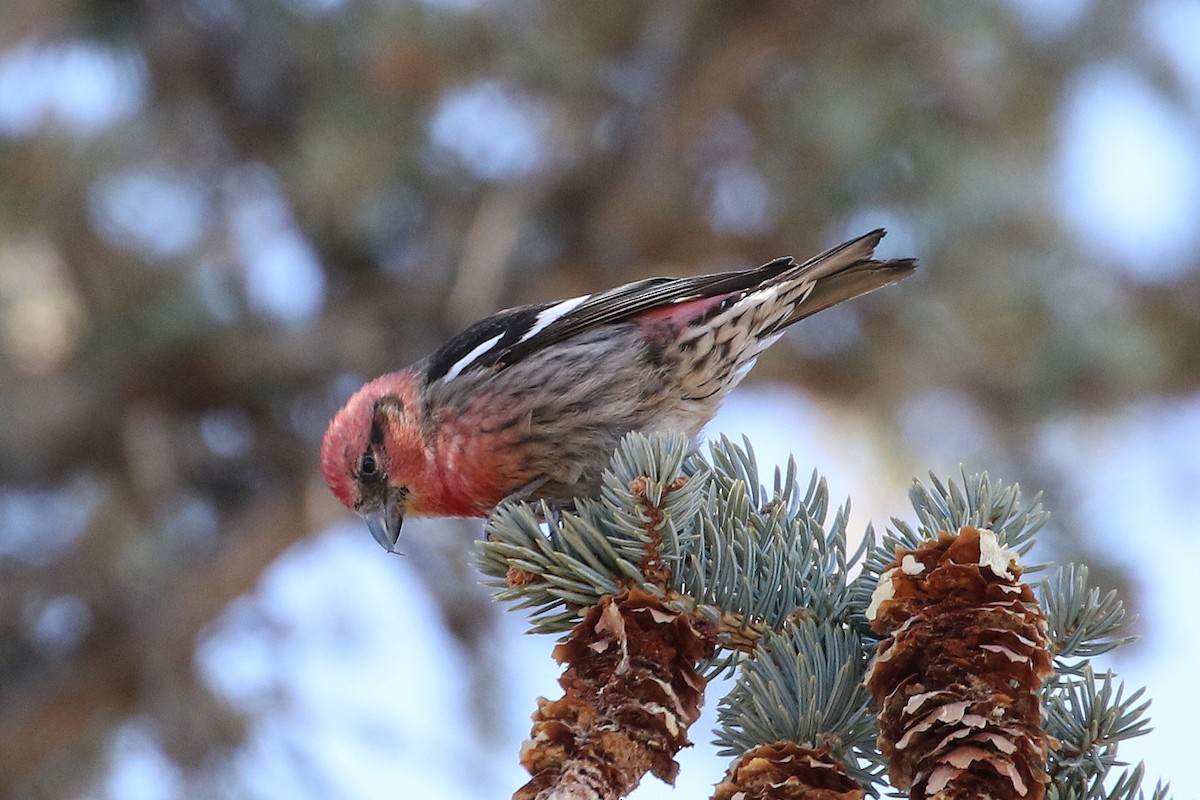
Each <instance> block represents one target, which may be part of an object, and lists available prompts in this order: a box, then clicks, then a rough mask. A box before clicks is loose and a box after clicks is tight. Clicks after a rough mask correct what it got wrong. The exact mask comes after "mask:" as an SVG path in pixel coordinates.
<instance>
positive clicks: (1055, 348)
mask: <svg viewBox="0 0 1200 800" xmlns="http://www.w3.org/2000/svg"><path fill="white" fill-rule="evenodd" d="M1197 42H1200V4H1196V3H1191V2H1187V0H1179V1H1178V2H1165V1H1164V2H1158V1H1153V2H1152V1H1150V0H1145V1H1141V2H1137V1H1125V0H1122V1H1121V2H1117V0H1111V1H1106V0H1058V2H1053V3H1045V2H1041V0H1003V1H1002V0H997V2H982V1H980V2H958V1H952V0H943V1H942V2H925V3H915V2H913V3H910V2H883V1H882V0H881V2H873V3H854V4H850V3H843V2H837V1H836V0H825V1H823V2H805V3H798V2H748V3H739V4H733V3H721V2H670V1H669V0H661V1H658V2H652V1H649V0H647V1H645V2H641V1H637V0H612V2H605V3H566V2H551V1H550V0H546V1H545V2H537V1H536V0H421V1H420V2H417V1H415V0H75V1H74V2H64V1H63V0H51V2H46V1H45V0H4V2H3V5H2V6H0V796H3V797H11V798H22V799H25V798H72V799H74V798H78V799H79V800H84V799H85V798H86V799H89V800H173V799H174V798H262V799H263V800H268V799H272V798H284V797H286V798H348V799H350V800H359V799H361V800H371V799H373V798H394V797H396V796H404V795H403V793H405V792H420V793H421V794H420V795H414V796H426V797H439V798H450V799H451V800H453V799H454V798H468V797H469V798H476V797H504V796H508V794H509V793H511V791H512V790H513V789H515V788H516V787H517V786H518V785H520V784H521V783H522V782H523V780H524V778H523V775H522V773H521V771H520V769H519V768H518V767H517V764H516V762H517V753H518V748H519V745H520V742H521V740H522V739H523V738H524V736H525V735H526V734H527V733H528V715H529V713H530V712H531V711H532V710H533V709H534V698H535V697H536V696H537V695H538V694H543V695H547V696H551V697H553V696H557V694H558V689H557V687H556V685H555V683H554V680H555V677H556V675H557V670H556V668H555V666H554V664H553V663H552V661H551V659H550V656H549V654H550V650H551V647H552V645H553V642H552V641H551V640H550V639H548V638H544V637H539V638H533V637H526V636H522V632H523V630H524V624H523V619H522V617H521V616H520V615H519V614H512V613H506V612H504V611H503V609H500V608H498V607H495V606H492V605H491V604H490V601H489V599H488V594H487V592H486V591H485V590H484V589H482V588H481V587H480V586H479V585H478V584H477V582H476V577H477V575H476V573H475V571H474V567H473V566H472V558H473V556H472V547H471V540H472V539H473V538H475V537H476V536H478V534H479V527H478V525H477V524H468V523H462V522H432V523H424V524H416V523H414V524H410V525H406V526H405V539H404V542H403V544H404V549H405V551H406V556H405V557H401V558H398V557H394V556H388V555H386V554H385V553H384V552H383V551H382V550H380V549H379V548H378V546H377V545H375V544H374V542H373V541H372V540H371V538H370V536H369V535H368V534H367V531H366V529H365V526H363V525H362V524H361V523H360V522H359V521H357V520H356V519H354V518H352V517H351V515H349V514H348V513H347V512H346V511H345V510H344V509H343V508H341V506H339V505H338V504H337V502H336V500H335V499H334V498H333V497H332V495H331V494H330V493H329V492H328V490H327V489H326V488H325V486H324V484H323V481H322V478H321V476H320V473H319V470H318V467H317V448H318V443H319V440H320V436H321V434H322V432H323V430H324V426H325V424H326V423H327V421H328V419H329V417H330V416H331V415H332V413H333V412H334V411H335V410H336V409H337V407H338V406H339V405H340V404H341V402H342V401H344V400H345V398H346V397H347V396H348V395H349V394H350V392H351V391H352V390H353V389H354V388H356V387H357V386H358V385H359V384H360V383H361V382H363V381H364V380H366V379H368V378H370V377H373V376H375V375H377V374H380V373H382V372H385V371H388V370H390V369H394V368H397V367H399V366H402V365H404V364H406V363H408V362H409V361H411V360H413V359H415V358H417V357H419V356H420V355H422V354H424V353H426V352H428V351H430V350H431V349H433V348H434V347H436V346H437V345H438V344H439V343H440V342H441V341H443V340H444V339H445V338H446V337H448V336H449V335H451V334H452V333H454V332H455V331H456V330H458V329H460V328H461V327H463V326H465V325H466V324H467V323H469V322H471V321H473V320H475V319H477V318H479V317H481V316H483V315H486V314H488V313H490V312H492V311H495V310H497V309H499V308H501V307H505V306H510V305H515V304H518V303H525V302H536V301H543V300H549V299H554V298H560V297H567V296H572V295H576V294H581V293H584V292H589V291H595V290H599V289H603V288H607V287H609V286H612V285H615V284H617V283H620V282H624V281H628V280H633V279H636V278H640V277H645V276H648V275H652V274H673V275H682V274H687V273H692V272H702V271H712V270H720V269H731V268H737V267H748V266H752V265H755V264H758V263H761V262H764V261H766V260H768V259H770V258H773V257H776V256H780V255H787V254H791V255H794V256H797V257H801V258H804V257H807V256H809V255H812V254H814V253H816V252H817V251H819V250H821V249H823V248H825V247H827V246H829V245H832V244H835V243H837V242H839V241H841V240H843V239H845V238H849V237H850V236H853V235H857V234H860V233H863V232H865V231H867V230H870V229H872V228H875V227H879V226H883V227H887V228H888V229H889V231H890V234H889V236H888V238H887V239H886V240H885V241H884V243H883V246H882V249H881V253H882V254H883V255H885V256H910V255H915V256H917V257H919V258H920V259H921V263H922V266H921V269H920V271H919V272H918V273H917V275H916V276H915V277H913V278H911V279H909V280H907V281H905V282H904V283H903V284H900V285H898V286H895V287H890V288H888V289H886V290H884V291H880V292H877V293H875V294H873V295H871V296H869V297H867V298H863V299H861V300H859V301H856V302H854V303H853V304H850V305H848V306H845V307H839V308H837V309H834V310H832V311H829V312H827V313H825V314H822V315H821V316H819V317H817V318H814V319H812V320H810V321H808V322H805V323H803V324H801V325H798V326H797V327H796V328H794V329H792V331H791V332H790V333H789V334H788V336H786V337H785V338H784V339H783V340H782V341H781V342H780V343H779V344H778V345H776V346H775V347H774V348H773V349H772V350H771V351H770V352H769V354H768V355H767V356H764V357H763V358H762V359H761V360H760V363H759V366H758V367H757V369H756V370H755V371H754V372H753V373H752V375H751V376H750V378H749V379H748V380H747V381H746V382H745V384H743V386H742V387H741V388H740V389H739V391H738V392H737V393H735V395H734V397H733V398H732V399H731V401H730V402H729V403H728V405H727V407H726V409H725V411H724V412H723V413H722V415H721V416H720V417H719V418H718V419H717V420H716V421H715V422H714V424H713V426H712V428H711V429H712V431H713V432H714V433H718V432H721V433H729V434H731V435H740V434H742V433H745V434H747V435H749V436H750V438H751V441H752V442H753V443H754V445H755V447H756V450H757V452H758V454H759V456H760V459H761V460H762V462H763V463H764V465H766V466H768V467H770V466H771V465H774V464H779V463H782V462H784V461H785V460H786V458H787V456H788V454H789V453H794V454H795V456H796V457H797V459H798V461H799V463H800V464H801V467H802V470H804V471H807V470H808V469H811V468H813V467H818V468H820V469H821V470H822V471H823V472H824V473H826V474H827V475H828V476H829V480H830V486H831V491H832V494H833V496H834V497H835V498H843V497H846V496H852V497H853V498H854V508H855V517H854V519H855V520H856V522H855V525H856V526H857V527H858V528H859V529H861V528H862V527H865V525H866V523H867V522H868V521H873V522H874V523H875V524H876V525H877V526H879V525H884V524H886V522H887V520H888V518H889V517H890V516H891V515H899V516H902V517H908V518H911V514H910V512H909V510H908V504H907V501H906V499H905V490H906V487H907V485H908V482H909V481H910V480H911V478H912V476H914V475H922V476H923V475H924V474H925V473H926V471H927V470H930V469H932V470H934V471H935V472H936V473H938V474H939V475H943V476H945V475H948V474H951V473H954V472H957V470H958V468H959V464H960V463H961V464H964V465H965V466H966V468H967V469H969V470H973V471H975V470H987V471H988V472H989V473H991V475H992V476H993V477H995V478H1000V479H1003V480H1006V481H1017V482H1019V483H1020V484H1021V485H1022V486H1023V487H1025V489H1026V490H1027V492H1028V493H1029V494H1032V493H1033V492H1036V491H1039V490H1040V491H1044V492H1045V502H1046V504H1047V505H1048V506H1049V508H1050V509H1051V510H1052V511H1053V512H1054V514H1055V516H1054V521H1053V525H1052V528H1050V529H1048V530H1047V531H1046V532H1045V533H1044V534H1043V536H1042V543H1041V548H1042V549H1041V552H1040V553H1039V554H1038V555H1039V557H1040V559H1041V560H1076V561H1078V560H1083V561H1086V562H1087V563H1089V564H1091V565H1092V567H1093V571H1094V572H1093V574H1094V576H1096V577H1097V579H1098V580H1099V582H1100V583H1101V584H1102V585H1104V586H1105V587H1108V588H1115V589H1117V590H1119V591H1120V592H1121V593H1122V595H1123V596H1124V597H1125V599H1126V600H1127V602H1128V603H1129V604H1130V605H1131V606H1132V607H1133V609H1134V610H1135V611H1136V612H1137V613H1138V614H1139V615H1140V620H1139V622H1138V624H1137V633H1138V634H1139V635H1140V636H1141V639H1140V640H1139V642H1138V643H1137V644H1136V645H1133V646H1131V647H1129V648H1127V649H1126V650H1124V651H1122V653H1121V654H1118V655H1116V656H1115V657H1113V658H1111V659H1109V660H1108V661H1107V662H1105V663H1107V664H1110V665H1111V666H1113V667H1114V668H1115V669H1117V670H1118V671H1120V672H1121V673H1122V675H1123V676H1124V677H1125V678H1126V679H1127V681H1128V682H1129V683H1130V684H1132V685H1133V686H1140V685H1146V686H1148V688H1149V695H1150V696H1151V697H1153V698H1154V699H1155V705H1154V706H1153V707H1152V712H1151V713H1152V716H1153V719H1154V721H1155V724H1156V730H1155V731H1154V733H1152V734H1151V735H1149V736H1148V737H1145V738H1144V739H1142V740H1139V741H1138V742H1136V743H1135V745H1134V746H1132V747H1129V748H1127V749H1126V750H1125V751H1124V752H1126V753H1127V755H1129V756H1130V757H1132V758H1134V759H1138V758H1143V757H1144V758H1147V760H1148V768H1149V774H1150V775H1151V776H1158V775H1161V776H1162V777H1164V778H1167V779H1170V780H1172V781H1173V782H1174V785H1175V787H1176V790H1177V792H1176V793H1177V795H1178V796H1181V797H1187V796H1192V797H1194V796H1197V795H1200V778H1198V777H1197V774H1196V771H1195V769H1194V768H1192V764H1191V761H1184V758H1185V754H1186V757H1188V758H1194V756H1193V754H1192V751H1193V750H1194V746H1191V745H1192V744H1193V743H1194V741H1195V738H1194V737H1195V725H1194V717H1195V709H1196V708H1197V693H1196V689H1195V682H1194V679H1192V678H1191V677H1190V673H1191V668H1190V667H1187V666H1186V665H1188V664H1195V663H1196V662H1197V659H1200V644H1198V643H1197V642H1198V641H1200V640H1198V639H1197V637H1195V636H1193V635H1191V634H1189V633H1188V632H1187V631H1188V628H1187V626H1182V627H1181V626H1179V625H1178V624H1173V623H1172V622H1171V620H1173V619H1176V618H1177V617H1178V615H1179V614H1180V613H1185V614H1186V613H1194V612H1195V610H1196V608H1197V605H1196V600H1195V593H1194V589H1193V586H1192V585H1190V584H1191V583H1192V582H1193V579H1192V578H1191V576H1190V574H1189V573H1190V568H1188V567H1187V566H1186V565H1187V564H1188V563H1192V564H1195V563H1197V560H1196V559H1197V557H1200V537H1197V536H1196V528H1197V519H1200V499H1198V498H1200V258H1198V257H1197V252H1198V250H1197V245H1198V244H1200V241H1198V240H1200V50H1198V49H1197V47H1196V43H1197ZM1185 620H1186V617H1185ZM719 697H720V694H719V688H718V689H716V690H714V693H713V694H710V697H709V703H708V706H709V708H708V713H707V714H706V716H705V718H704V719H702V720H701V722H700V723H698V724H697V725H696V727H695V728H694V729H693V736H692V738H693V739H694V740H695V741H696V742H697V746H696V747H695V748H694V749H692V750H689V751H687V752H686V753H685V755H684V759H683V760H684V772H683V774H682V775H681V777H680V784H681V786H680V790H679V791H678V792H677V794H676V796H680V797H685V796H687V797H693V796H694V797H706V796H708V792H709V790H710V787H711V785H712V784H713V783H714V782H716V781H717V780H718V779H719V778H720V776H721V774H722V773H723V771H724V768H725V766H726V764H725V762H724V761H723V760H721V759H717V758H716V757H715V756H714V755H713V749H712V748H711V747H710V746H709V745H708V739H709V738H710V737H709V730H710V729H711V726H712V710H713V708H714V707H715V705H716V701H717V699H718V698H719ZM398 793H399V794H398ZM667 796H671V794H670V792H669V791H668V790H667V789H666V787H664V786H662V785H661V784H659V783H658V782H657V781H654V780H653V779H647V781H646V785H644V786H643V787H641V788H640V789H639V790H638V792H637V793H636V794H635V797H637V798H643V799H644V798H652V797H667Z"/></svg>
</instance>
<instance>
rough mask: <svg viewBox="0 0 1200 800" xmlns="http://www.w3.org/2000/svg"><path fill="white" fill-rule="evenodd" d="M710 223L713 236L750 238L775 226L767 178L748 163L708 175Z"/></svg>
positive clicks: (723, 167)
mask: <svg viewBox="0 0 1200 800" xmlns="http://www.w3.org/2000/svg"><path fill="white" fill-rule="evenodd" d="M706 182H707V183H708V184H709V192H710V194H709V202H708V224H709V227H710V228H712V230H713V232H714V233H720V234H729V235H738V236H751V235H755V234H762V233H766V232H768V231H770V230H771V229H772V228H774V227H775V217H776V214H775V205H776V204H775V201H774V198H773V196H772V194H771V188H770V186H768V185H767V181H766V179H764V178H763V176H762V174H761V173H759V171H758V170H757V169H755V168H754V167H753V166H751V165H750V164H749V163H743V162H740V161H733V162H729V163H726V164H722V165H721V166H719V167H717V168H716V169H714V170H712V172H711V173H710V174H709V175H707V176H706Z"/></svg>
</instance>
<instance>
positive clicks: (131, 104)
mask: <svg viewBox="0 0 1200 800" xmlns="http://www.w3.org/2000/svg"><path fill="white" fill-rule="evenodd" d="M148 93H149V90H148V81H147V77H146V65H145V63H144V62H143V61H142V58H141V56H140V55H139V54H138V53H137V52H136V51H134V50H130V49H128V48H116V47H110V46H107V45H103V44H100V43H98V42H92V41H87V40H83V39H80V40H66V41H59V42H38V41H34V40H26V41H24V42H21V43H20V44H18V45H16V46H15V47H13V48H10V49H9V50H7V51H5V52H4V53H0V136H6V137H9V138H26V137H29V136H34V135H36V134H38V133H39V132H41V130H42V129H43V128H54V127H58V128H63V129H65V130H66V131H67V132H68V133H72V134H76V135H80V136H89V135H92V134H95V133H99V132H100V131H101V130H103V129H104V128H105V127H107V126H109V125H111V124H112V123H114V122H116V121H118V120H121V119H124V118H126V117H129V116H132V115H133V114H135V113H137V112H138V111H140V110H141V109H142V107H143V106H144V105H145V104H146V99H147V95H148Z"/></svg>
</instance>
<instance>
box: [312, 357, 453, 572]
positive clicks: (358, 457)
mask: <svg viewBox="0 0 1200 800" xmlns="http://www.w3.org/2000/svg"><path fill="white" fill-rule="evenodd" d="M420 415H421V408H420V406H419V401H418V398H417V394H416V391H415V390H414V386H413V377H412V375H411V374H410V373H409V372H408V371H407V370H404V371H401V372H395V373H392V374H390V375H384V376H383V377H382V378H376V379H375V380H373V381H371V382H370V383H368V384H367V385H365V386H363V387H362V388H361V389H359V390H358V391H357V392H355V393H354V395H353V396H352V397H351V398H350V399H349V400H348V401H347V402H346V405H345V406H344V407H343V408H342V410H341V411H339V412H338V413H337V415H336V416H334V418H333V421H332V422H330V423H329V428H328V429H327V430H326V431H325V440H324V442H322V444H321V471H322V472H324V473H325V480H326V482H327V483H328V484H329V488H330V489H332V490H333V493H334V494H335V495H337V498H338V499H339V500H341V501H342V503H343V504H344V505H345V506H346V507H347V508H350V509H352V510H353V511H356V512H357V513H359V514H361V515H362V516H363V517H364V518H365V519H366V520H367V525H368V527H369V528H370V529H371V533H372V534H373V535H374V536H375V538H376V540H378V541H379V543H380V544H381V545H383V546H384V547H385V548H386V549H388V550H394V549H395V545H396V540H397V539H398V538H399V536H400V526H401V524H402V523H403V521H404V515H405V513H406V512H407V511H418V512H419V511H420V505H421V503H420V498H421V497H422V496H423V495H424V494H425V493H424V492H423V491H422V489H423V488H425V487H426V486H427V484H428V480H427V477H428V475H429V474H430V471H431V465H430V464H429V460H428V457H427V448H426V447H425V442H424V436H423V433H422V425H421V419H420Z"/></svg>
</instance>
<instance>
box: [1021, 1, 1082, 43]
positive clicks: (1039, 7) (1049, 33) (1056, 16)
mask: <svg viewBox="0 0 1200 800" xmlns="http://www.w3.org/2000/svg"><path fill="white" fill-rule="evenodd" d="M1005 5H1007V6H1008V7H1009V8H1010V9H1012V11H1013V13H1014V15H1015V16H1016V18H1017V20H1018V21H1019V22H1020V23H1021V26H1022V27H1023V28H1024V29H1025V32H1026V33H1027V34H1029V36H1030V37H1031V38H1033V39H1057V38H1060V37H1062V36H1064V35H1065V34H1068V33H1070V32H1071V30H1072V29H1073V28H1075V26H1076V25H1078V24H1079V21H1080V19H1082V18H1083V15H1084V14H1085V13H1087V11H1088V10H1089V9H1090V7H1091V5H1092V0H1053V2H1047V1H1046V0H1006V2H1005Z"/></svg>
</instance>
